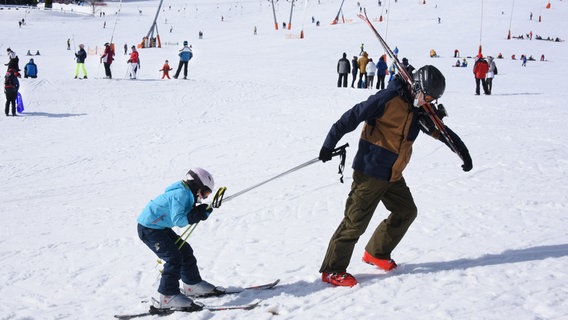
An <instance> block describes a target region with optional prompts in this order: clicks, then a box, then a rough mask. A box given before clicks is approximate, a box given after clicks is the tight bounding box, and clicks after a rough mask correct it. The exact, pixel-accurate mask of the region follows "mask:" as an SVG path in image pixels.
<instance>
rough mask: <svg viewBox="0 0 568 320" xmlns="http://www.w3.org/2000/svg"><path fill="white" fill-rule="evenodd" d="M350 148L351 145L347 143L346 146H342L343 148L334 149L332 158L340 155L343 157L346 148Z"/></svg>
mask: <svg viewBox="0 0 568 320" xmlns="http://www.w3.org/2000/svg"><path fill="white" fill-rule="evenodd" d="M347 147H349V143H346V144H344V145H342V146H341V147H337V148H335V149H333V151H332V152H331V156H332V157H335V156H338V155H341V154H342V153H344V152H345V148H347Z"/></svg>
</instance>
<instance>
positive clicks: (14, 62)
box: [6, 48, 20, 78]
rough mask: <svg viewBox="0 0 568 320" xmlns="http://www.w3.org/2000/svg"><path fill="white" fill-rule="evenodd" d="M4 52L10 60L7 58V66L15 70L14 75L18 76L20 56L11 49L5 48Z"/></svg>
mask: <svg viewBox="0 0 568 320" xmlns="http://www.w3.org/2000/svg"><path fill="white" fill-rule="evenodd" d="M6 52H7V53H8V58H9V59H10V60H8V63H7V64H6V65H7V66H8V69H13V70H14V72H15V75H16V77H18V78H20V73H19V71H20V66H19V64H20V58H18V55H17V54H16V52H14V51H13V50H12V49H10V48H7V49H6Z"/></svg>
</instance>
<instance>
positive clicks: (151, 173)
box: [0, 0, 568, 320]
mask: <svg viewBox="0 0 568 320" xmlns="http://www.w3.org/2000/svg"><path fill="white" fill-rule="evenodd" d="M359 2H361V4H362V5H363V6H366V7H367V8H368V10H369V15H370V16H371V17H372V18H374V19H377V18H378V17H379V15H380V14H381V9H380V8H378V7H377V2H376V1H370V0H361V1H359ZM426 2H427V3H426V4H421V3H422V1H405V0H401V1H398V2H394V1H390V9H389V10H388V15H387V14H386V13H385V11H382V12H383V18H384V19H385V20H383V22H380V23H379V22H378V21H375V25H376V26H377V28H378V30H379V32H381V33H382V34H383V35H384V36H385V37H386V39H387V42H388V43H389V44H390V45H391V46H392V47H393V48H394V47H395V46H397V47H398V48H399V50H400V55H401V56H403V57H407V58H408V59H409V60H410V63H411V64H413V65H414V66H416V67H420V66H421V65H424V64H433V65H435V66H437V67H438V68H439V69H440V70H441V71H442V72H443V73H444V74H445V76H446V79H447V89H446V92H445V94H444V96H443V97H442V99H441V100H440V102H442V103H443V104H444V105H445V106H446V108H447V109H448V111H449V114H450V116H449V117H448V118H447V119H445V122H446V124H448V126H450V127H451V128H452V129H453V130H454V131H456V132H457V133H458V134H459V135H460V137H461V138H462V139H463V140H464V142H465V143H466V145H467V146H468V148H469V150H470V152H471V155H472V158H473V163H474V169H473V170H472V171H471V172H468V173H465V172H463V171H462V170H461V168H460V165H461V162H460V160H459V158H458V157H457V156H456V155H455V154H453V153H452V152H451V151H450V150H449V149H448V148H447V147H446V146H444V145H443V144H441V143H440V142H438V141H435V140H433V139H430V138H429V137H427V136H425V135H424V136H422V137H420V138H419V139H418V141H417V142H416V144H415V147H414V155H413V159H412V161H411V164H410V165H409V167H408V168H407V169H406V171H405V178H406V180H407V183H408V185H409V187H410V188H411V190H412V192H413V196H414V198H415V201H416V204H417V206H418V209H419V213H418V218H417V219H416V221H415V222H414V224H413V225H412V226H411V228H410V230H409V232H408V233H407V235H406V237H405V238H404V239H403V241H402V242H401V243H400V245H399V246H398V247H397V249H396V250H395V251H394V253H393V257H394V259H396V261H397V263H398V264H399V268H398V269H397V270H395V271H393V272H389V273H385V272H382V271H379V270H377V269H376V268H373V267H371V266H369V265H366V264H364V263H362V262H361V260H360V258H361V256H362V253H363V250H364V246H365V244H366V242H367V240H368V239H369V237H370V236H371V234H372V229H374V227H375V226H376V225H378V223H379V222H380V221H381V220H382V219H384V218H385V217H386V216H387V215H388V213H387V212H386V210H385V209H384V207H382V206H379V208H378V209H377V211H376V213H375V215H374V217H373V220H372V221H371V224H370V226H369V230H367V232H366V233H365V234H364V235H363V236H362V237H361V239H360V241H359V242H358V244H357V245H356V248H355V252H354V255H353V257H352V259H351V264H350V266H349V269H348V271H349V272H351V273H352V274H354V275H355V276H356V277H357V279H358V280H359V281H360V284H359V285H357V286H355V287H353V288H341V287H332V286H330V285H327V284H325V283H323V282H321V280H320V274H319V273H318V269H319V266H320V264H321V261H322V259H323V256H324V254H325V250H326V248H327V243H328V241H329V238H330V237H331V235H332V233H333V232H334V230H335V228H336V227H337V225H338V224H339V222H340V220H341V218H342V214H343V207H344V202H345V199H346V196H347V193H348V192H349V187H350V183H351V181H352V178H351V175H352V170H351V169H350V165H351V161H352V158H353V155H354V154H355V151H356V146H357V141H358V137H359V129H357V130H355V131H354V132H352V133H350V134H348V135H346V136H345V137H344V138H343V139H342V141H340V143H339V144H338V145H340V144H344V143H349V144H350V145H351V147H349V148H348V149H347V156H348V159H347V163H348V165H347V168H346V170H345V183H344V184H341V183H340V182H339V176H338V175H337V165H338V161H337V159H334V160H333V161H330V162H327V163H325V164H322V163H321V162H318V163H316V164H313V165H310V166H307V167H305V168H303V169H301V170H298V171H296V172H294V173H291V174H288V175H285V176H284V177H281V178H279V179H277V180H274V181H272V182H270V183H269V184H266V185H264V186H261V187H258V188H256V189H254V190H252V191H250V192H247V193H244V194H242V195H240V196H238V197H235V198H233V199H231V200H230V201H227V202H225V203H223V205H222V206H221V208H219V209H217V210H215V211H214V212H213V215H212V216H211V218H210V219H209V220H208V221H206V222H203V223H200V224H199V226H198V227H197V228H196V230H195V232H194V233H193V234H192V235H191V237H190V239H189V242H190V243H191V245H192V246H193V248H194V250H195V254H196V256H197V259H198V263H199V266H200V269H201V274H202V276H203V277H204V278H205V279H206V280H208V281H210V282H212V283H214V284H216V285H220V286H226V287H240V286H247V285H251V284H259V283H264V282H269V281H272V280H274V279H276V278H281V279H282V281H281V283H280V284H279V285H278V287H276V288H275V289H274V290H269V291H262V292H258V293H251V292H245V293H242V294H240V295H237V296H230V297H224V298H210V299H203V301H204V302H206V303H208V304H212V305H219V304H221V305H223V304H227V305H228V304H240V303H249V302H252V301H255V300H256V299H262V303H261V305H260V307H258V308H256V309H254V310H252V311H223V312H217V313H212V312H209V311H203V312H200V313H196V314H192V315H184V314H174V315H171V316H169V317H168V319H188V318H189V319H243V318H247V319H316V318H322V319H325V318H327V319H346V318H348V319H381V318H382V319H505V318H510V319H567V318H568V286H567V284H568V272H567V270H568V232H567V231H566V225H567V223H568V216H567V213H568V210H567V209H568V205H567V203H568V196H567V195H568V183H567V178H566V177H567V174H568V147H567V143H566V132H567V131H566V129H565V127H564V125H565V122H566V119H567V118H568V111H567V109H566V101H567V98H568V95H567V91H566V84H565V75H564V73H565V71H566V70H567V66H568V62H566V61H567V60H566V56H567V54H568V50H567V45H566V42H560V43H556V42H549V41H537V40H532V41H531V40H507V39H506V36H507V32H508V30H509V26H510V28H511V33H512V35H514V36H516V35H520V34H527V33H529V32H530V31H532V32H533V34H534V35H537V34H540V35H542V36H544V37H547V36H552V37H560V38H561V39H568V34H567V30H568V20H566V16H567V14H568V3H567V2H566V1H559V0H552V1H551V9H545V8H544V5H545V4H546V3H544V2H543V1H532V0H531V1H517V2H516V3H515V4H514V6H513V5H512V3H511V1H498V0H487V1H483V2H479V1H473V0H463V1H460V3H459V4H456V3H455V2H454V1H450V0H438V1H426ZM158 3H159V1H143V2H130V1H129V2H126V1H124V2H122V3H120V2H107V5H106V6H104V7H100V8H97V10H102V11H104V12H105V16H104V17H100V16H99V13H100V12H101V11H97V13H96V14H95V16H92V15H89V14H88V12H89V8H86V7H77V6H72V5H59V4H55V5H54V9H53V10H51V11H45V10H38V9H31V10H24V9H22V8H20V9H15V8H14V7H11V8H8V7H6V6H3V7H2V10H0V28H1V30H2V34H3V35H2V38H1V40H0V59H1V60H4V61H6V62H7V60H8V58H7V56H6V54H5V52H6V48H7V47H11V48H12V49H13V50H14V51H16V53H17V54H18V55H19V57H20V67H21V68H23V66H24V65H25V64H26V63H27V61H28V58H29V57H26V55H25V54H26V52H27V50H30V51H31V52H32V53H35V52H36V51H37V50H39V51H40V53H41V55H40V56H34V57H33V58H34V60H35V61H36V63H37V65H38V68H39V77H38V78H37V79H23V78H22V79H21V93H22V95H23V97H24V101H25V107H26V110H25V113H24V114H23V115H22V116H20V117H16V118H12V117H4V116H3V115H2V116H1V118H0V132H1V135H2V137H3V139H2V140H1V142H0V148H1V150H2V155H1V156H0V180H1V181H2V183H1V184H0V212H1V214H2V221H3V222H2V224H0V256H1V257H2V270H3V272H2V273H0V296H1V297H2V303H0V319H2V320H5V319H109V318H112V316H113V315H114V314H117V313H131V312H143V311H145V310H146V309H147V307H148V305H147V304H144V303H140V301H142V300H148V299H149V297H151V296H155V295H156V289H157V285H158V282H159V277H160V274H159V272H158V269H159V268H160V266H159V265H157V262H156V257H155V256H154V255H153V253H152V252H150V250H148V248H147V247H146V246H145V245H144V244H143V243H142V242H141V241H140V240H139V239H138V237H137V233H136V218H137V216H138V214H139V213H140V211H141V210H142V208H143V207H144V206H145V205H146V203H147V202H148V201H149V200H150V199H152V198H153V197H155V196H156V195H158V194H160V193H161V192H162V191H163V190H164V189H165V188H166V187H167V186H168V185H170V184H171V183H173V182H175V181H176V180H179V179H180V178H181V177H183V176H184V174H185V172H186V171H187V170H188V169H189V168H191V167H194V166H201V167H204V168H206V169H208V170H209V171H211V172H212V173H213V174H214V176H215V180H216V182H217V185H218V186H227V187H228V191H227V196H229V195H231V194H234V193H237V192H238V191H240V190H243V189H245V188H248V187H250V186H252V185H255V184H257V183H259V182H262V181H265V180H267V179H270V178H271V177H274V176H276V175H278V174H280V173H282V172H285V171H287V170H289V169H291V168H293V167H295V166H297V165H300V164H302V163H305V162H306V161H309V160H311V159H314V158H315V157H317V156H318V153H319V149H320V147H321V144H322V143H323V140H324V138H325V135H326V134H327V131H328V130H329V127H330V126H331V125H332V123H333V122H335V121H336V120H337V119H338V118H339V116H340V115H341V114H342V113H343V112H345V111H346V110H347V109H348V108H351V107H352V106H353V105H354V104H356V103H358V102H360V101H362V100H364V99H366V98H367V97H368V96H369V95H370V94H372V93H374V92H375V90H362V89H352V88H347V89H343V88H337V87H336V81H337V76H336V73H335V71H336V64H337V60H338V59H339V58H340V57H341V54H342V53H343V52H346V53H347V55H348V57H351V56H353V55H356V54H358V53H359V47H360V45H361V43H364V44H365V49H366V50H367V51H368V52H369V54H370V56H371V57H373V58H375V59H374V60H376V59H377V58H378V56H379V55H381V54H383V50H382V48H380V47H379V44H378V42H377V41H376V39H374V36H373V35H372V33H371V32H370V30H369V28H368V27H367V26H366V25H365V24H364V23H363V22H362V21H360V20H359V19H358V18H357V17H356V14H357V13H358V8H357V6H356V2H355V1H346V3H345V5H344V8H343V13H344V17H345V19H346V20H347V21H346V23H340V24H338V25H330V24H329V22H330V21H331V20H332V19H333V18H334V17H335V15H336V14H337V10H338V7H339V4H340V1H336V0H333V1H332V0H320V1H309V2H308V3H307V4H304V3H303V2H297V5H296V8H295V10H294V19H293V25H292V28H291V30H283V29H282V25H281V23H282V21H285V22H288V19H289V12H290V4H289V2H285V1H279V2H278V3H277V5H276V6H277V8H276V9H277V17H278V22H279V24H280V25H279V30H274V22H273V16H272V9H271V7H270V6H269V3H270V2H266V1H256V0H254V1H253V0H251V1H230V0H219V1H212V0H201V1H199V2H197V3H193V2H189V1H164V5H163V7H162V12H160V15H159V17H158V30H159V34H160V36H161V41H162V43H163V44H164V45H163V46H162V48H160V49H158V48H151V49H140V58H141V70H140V74H139V79H138V80H128V79H125V78H127V75H126V70H127V63H126V60H127V59H128V56H126V55H124V54H123V49H122V48H123V45H124V43H127V44H128V46H130V45H131V44H134V43H139V42H140V41H141V39H142V37H143V36H145V35H146V34H147V33H148V30H149V28H150V26H151V24H152V21H153V19H154V16H155V13H156V9H157V6H158ZM388 4H389V1H383V6H386V5H388ZM482 4H483V7H482ZM170 6H171V9H170ZM119 8H120V14H116V12H118V10H119ZM385 9H386V8H383V10H385ZM139 10H140V12H141V13H140V12H139ZM511 10H513V12H512V13H511ZM530 12H533V14H534V17H533V20H532V21H531V20H529V15H530ZM482 13H483V20H482V21H483V22H482V27H481V21H480V20H481V16H482ZM539 15H540V16H542V22H540V23H539V22H538V16H539ZM221 16H223V20H224V21H221ZM312 16H314V17H315V19H316V20H319V21H320V22H321V26H319V27H316V26H315V24H313V23H312V22H311V17H312ZM438 17H440V18H441V23H440V24H438V21H437V18H438ZM22 18H25V22H26V24H25V25H24V26H22V27H21V28H19V27H18V23H17V22H18V20H21V19H22ZM165 19H167V23H166V20H165ZM105 21H106V28H103V24H104V22H105ZM254 26H257V28H258V35H256V36H254V35H253V29H254ZM170 28H173V29H172V32H171V33H170ZM302 29H303V30H304V34H305V38H304V39H299V38H298V36H299V34H300V31H301V30H302ZM200 30H202V31H203V32H204V38H203V39H198V32H199V31H200ZM68 38H70V39H71V40H72V47H71V50H67V48H66V41H67V39H68ZM111 39H112V40H113V41H114V42H115V43H116V47H117V55H116V57H115V58H116V59H115V61H114V63H113V67H112V68H113V75H114V78H115V79H113V80H106V79H102V78H103V76H104V69H103V67H102V65H100V64H99V59H98V56H99V55H100V50H101V48H102V45H103V44H104V43H105V42H108V41H110V40H111ZM183 40H188V41H190V43H191V44H192V46H193V51H194V54H195V57H194V59H193V60H191V61H190V63H189V70H190V74H189V79H188V80H174V79H172V80H161V79H160V76H161V73H160V72H159V71H158V70H159V69H161V67H162V65H163V63H164V60H166V59H168V60H169V61H170V65H171V66H172V67H173V68H176V67H177V62H178V59H177V52H178V50H179V49H180V48H181V43H182V42H183ZM79 43H84V44H85V45H86V48H87V49H88V50H89V52H90V53H91V54H90V55H89V56H88V58H87V62H86V67H87V70H88V74H89V79H87V80H75V79H73V72H74V68H75V63H74V59H73V58H74V55H73V53H74V52H75V50H76V49H77V46H78V45H79ZM480 44H482V45H483V51H484V53H485V54H486V55H492V56H496V55H497V54H498V53H499V52H502V53H503V55H504V57H505V59H502V60H497V66H498V68H499V74H498V75H497V76H496V78H495V80H494V89H493V94H492V95H491V96H484V95H481V96H475V95H474V88H475V87H474V86H475V84H474V79H473V76H472V71H471V67H472V66H473V62H474V61H473V59H472V58H469V59H468V61H469V63H470V67H468V68H452V67H451V66H452V65H453V64H454V63H455V60H456V59H455V58H453V51H454V49H456V48H457V49H459V50H460V52H461V55H462V56H465V55H467V56H474V55H475V54H476V53H477V50H478V47H479V45H480ZM430 49H435V50H436V51H437V52H438V54H440V55H441V57H440V58H429V56H428V53H429V51H430ZM96 50H98V51H96ZM129 51H130V50H129ZM512 54H516V56H517V57H520V56H521V54H527V55H533V56H534V57H535V58H536V59H537V60H538V59H539V58H540V55H541V54H544V55H545V56H546V59H547V61H545V62H540V61H535V62H530V61H529V62H528V63H527V66H526V67H522V66H521V62H520V61H519V60H511V59H510V57H511V55H512ZM174 71H175V70H174ZM349 78H350V80H351V76H350V77H349ZM177 231H178V232H180V233H181V232H182V230H177Z"/></svg>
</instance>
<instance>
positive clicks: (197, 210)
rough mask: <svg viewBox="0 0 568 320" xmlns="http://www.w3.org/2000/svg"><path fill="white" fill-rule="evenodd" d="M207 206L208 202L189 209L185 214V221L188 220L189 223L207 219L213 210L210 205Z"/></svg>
mask: <svg viewBox="0 0 568 320" xmlns="http://www.w3.org/2000/svg"><path fill="white" fill-rule="evenodd" d="M208 207H209V205H208V204H205V203H203V204H200V205H198V206H196V207H194V208H193V209H191V211H190V212H189V214H188V215H187V221H188V222H189V224H194V223H197V222H199V221H202V220H207V218H209V215H210V214H211V212H213V208H211V207H209V208H208Z"/></svg>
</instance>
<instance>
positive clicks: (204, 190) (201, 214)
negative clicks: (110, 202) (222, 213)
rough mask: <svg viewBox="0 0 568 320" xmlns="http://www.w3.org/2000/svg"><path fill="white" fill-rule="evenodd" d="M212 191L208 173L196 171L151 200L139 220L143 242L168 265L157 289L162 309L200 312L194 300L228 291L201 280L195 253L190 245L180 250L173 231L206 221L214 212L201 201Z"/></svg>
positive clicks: (139, 233)
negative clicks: (186, 309) (195, 310)
mask: <svg viewBox="0 0 568 320" xmlns="http://www.w3.org/2000/svg"><path fill="white" fill-rule="evenodd" d="M213 188H214V181H213V176H212V175H211V174H210V173H209V172H207V171H206V170H205V169H202V168H193V169H191V170H189V172H188V173H187V175H186V179H185V180H182V181H178V182H176V183H174V184H172V185H171V186H169V187H167V188H166V190H165V192H164V193H163V194H161V195H159V196H157V197H156V198H155V199H153V200H151V201H150V202H149V203H148V204H147V205H146V207H145V208H144V210H143V211H142V213H141V214H140V216H139V217H138V220H137V221H138V236H139V238H140V240H142V242H144V243H145V244H146V245H147V246H148V248H150V250H152V252H154V253H155V254H156V255H157V256H158V257H159V258H160V259H162V260H163V261H165V264H164V270H163V271H162V278H161V279H160V286H159V288H158V293H159V294H160V296H159V298H160V300H159V306H158V307H159V308H173V309H179V308H197V309H199V308H200V307H199V306H198V305H196V304H194V303H193V300H192V299H191V297H203V296H214V295H219V294H222V293H223V292H224V291H225V289H223V288H221V287H215V286H214V285H212V284H210V283H209V282H207V281H205V280H203V279H202V278H201V275H200V274H199V269H198V267H197V259H196V258H195V256H194V255H193V249H192V248H191V246H190V245H189V243H187V242H181V247H179V246H180V242H179V241H178V239H180V236H178V234H177V233H176V232H175V231H173V230H172V228H173V227H180V228H183V227H185V226H188V225H190V224H194V223H197V222H199V221H201V220H207V218H208V217H209V215H210V214H211V212H212V211H213V209H212V208H211V207H209V206H208V205H207V204H202V203H201V201H203V200H205V199H207V197H208V196H209V195H210V194H211V192H212V190H213ZM176 241H177V243H176ZM180 279H181V280H182V288H183V293H181V292H180V287H179V280H180Z"/></svg>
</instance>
